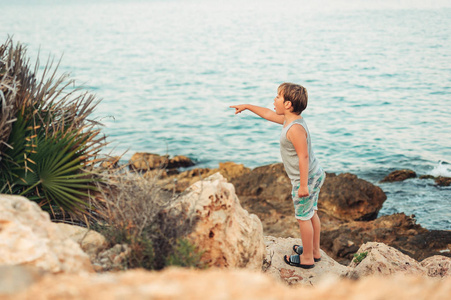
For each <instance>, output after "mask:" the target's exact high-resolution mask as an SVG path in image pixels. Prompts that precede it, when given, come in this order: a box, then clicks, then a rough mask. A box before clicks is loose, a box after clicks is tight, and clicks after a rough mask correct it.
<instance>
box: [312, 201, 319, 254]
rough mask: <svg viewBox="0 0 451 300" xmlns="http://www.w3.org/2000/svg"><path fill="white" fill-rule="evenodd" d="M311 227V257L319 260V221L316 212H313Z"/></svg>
mask: <svg viewBox="0 0 451 300" xmlns="http://www.w3.org/2000/svg"><path fill="white" fill-rule="evenodd" d="M311 220H312V225H313V257H315V258H321V252H320V251H319V249H320V235H321V221H320V220H319V217H318V212H317V211H316V210H315V214H314V215H313V217H312V219H311Z"/></svg>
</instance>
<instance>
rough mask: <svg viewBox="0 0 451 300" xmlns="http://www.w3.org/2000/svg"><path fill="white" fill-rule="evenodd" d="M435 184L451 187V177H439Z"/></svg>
mask: <svg viewBox="0 0 451 300" xmlns="http://www.w3.org/2000/svg"><path fill="white" fill-rule="evenodd" d="M435 183H436V184H437V185H440V186H450V185H451V177H443V176H439V177H437V178H435Z"/></svg>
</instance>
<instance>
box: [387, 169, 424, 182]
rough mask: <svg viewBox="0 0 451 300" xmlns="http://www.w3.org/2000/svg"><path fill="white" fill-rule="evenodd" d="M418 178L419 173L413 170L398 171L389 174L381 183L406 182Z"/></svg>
mask: <svg viewBox="0 0 451 300" xmlns="http://www.w3.org/2000/svg"><path fill="white" fill-rule="evenodd" d="M415 177H417V173H415V172H414V171H412V170H408V169H404V170H396V171H393V172H391V173H390V174H388V175H387V176H386V177H385V178H384V179H382V180H381V182H394V181H404V180H406V179H409V178H415Z"/></svg>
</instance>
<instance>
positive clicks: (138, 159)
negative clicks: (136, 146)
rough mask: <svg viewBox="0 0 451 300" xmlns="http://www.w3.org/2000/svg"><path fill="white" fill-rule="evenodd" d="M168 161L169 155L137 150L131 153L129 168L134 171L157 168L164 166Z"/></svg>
mask: <svg viewBox="0 0 451 300" xmlns="http://www.w3.org/2000/svg"><path fill="white" fill-rule="evenodd" d="M168 162H169V155H164V156H161V155H159V154H153V153H145V152H137V153H135V154H133V156H132V157H131V159H130V161H129V163H130V168H131V169H133V170H135V171H148V170H152V169H157V168H163V169H164V168H166V166H167V165H168Z"/></svg>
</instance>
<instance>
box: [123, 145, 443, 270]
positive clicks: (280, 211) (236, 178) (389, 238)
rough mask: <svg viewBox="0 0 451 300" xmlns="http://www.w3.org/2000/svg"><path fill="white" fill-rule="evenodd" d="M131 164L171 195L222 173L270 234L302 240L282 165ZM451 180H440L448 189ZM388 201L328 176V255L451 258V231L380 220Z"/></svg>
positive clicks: (343, 177) (153, 157)
mask: <svg viewBox="0 0 451 300" xmlns="http://www.w3.org/2000/svg"><path fill="white" fill-rule="evenodd" d="M116 161H117V159H116ZM129 164H130V168H132V169H134V170H137V171H141V172H147V174H149V175H150V174H152V175H154V174H156V172H159V174H160V177H161V179H160V182H161V184H162V185H163V186H164V187H165V188H166V189H167V190H168V191H176V192H178V193H182V192H183V191H184V190H185V189H186V188H187V187H188V186H190V185H191V184H193V183H195V182H196V181H198V180H201V179H202V178H205V177H208V176H210V175H212V174H214V173H216V172H220V173H221V174H222V175H223V176H224V177H225V178H226V179H227V180H228V181H229V182H230V183H232V184H233V185H234V186H235V190H236V194H237V196H238V197H239V199H240V203H241V205H242V206H243V208H245V209H246V210H248V211H249V212H250V213H253V214H256V215H257V216H258V217H259V218H260V220H261V221H262V224H263V231H264V234H265V235H271V236H277V237H286V238H288V237H295V238H299V237H300V234H299V230H298V225H297V221H296V220H295V219H294V218H293V217H292V216H293V207H292V202H291V194H290V193H291V183H290V180H289V178H288V176H287V175H286V173H285V171H284V168H283V164H282V163H278V164H272V165H267V166H261V167H257V168H255V169H252V170H251V169H250V168H247V167H245V166H244V165H241V164H235V163H233V162H226V163H220V164H219V168H216V169H208V168H193V169H190V170H188V171H184V172H178V171H177V168H180V167H190V166H194V163H193V162H192V161H191V160H190V159H189V158H188V157H184V156H176V157H174V158H169V157H168V156H160V155H158V154H151V153H136V154H135V155H133V156H132V158H131V159H130V162H129ZM416 176H417V175H416V174H415V173H414V172H413V171H410V170H398V171H394V172H392V173H390V174H388V175H387V177H386V178H384V179H383V180H382V181H383V182H392V181H401V180H405V179H408V178H412V177H416ZM449 179H450V178H444V177H441V178H437V180H438V181H439V182H440V183H444V185H446V183H447V182H449ZM437 184H439V183H437ZM386 198H387V197H386V195H385V193H384V192H383V191H382V189H381V188H379V187H377V186H375V185H373V184H372V183H370V182H367V181H365V180H363V179H360V178H358V177H357V176H356V175H353V174H349V173H344V174H339V175H336V174H333V173H328V174H327V176H326V181H325V183H324V185H323V187H322V189H321V193H320V195H319V200H318V209H319V215H320V218H321V221H322V228H321V230H322V233H321V234H322V237H321V247H322V248H323V250H324V251H326V252H327V253H328V255H330V256H331V257H332V258H333V259H335V260H337V261H338V262H340V263H342V264H344V265H348V264H349V263H350V261H351V260H352V258H353V254H354V253H356V252H357V250H358V249H359V247H360V246H361V245H362V244H364V243H366V242H371V241H372V242H381V243H384V244H386V245H388V246H391V247H394V248H396V249H398V250H399V251H401V252H402V253H404V254H407V255H409V256H410V257H412V258H414V259H416V260H423V259H425V258H427V257H430V256H434V255H444V256H447V257H451V231H448V230H427V229H425V228H423V227H422V226H421V225H419V224H416V220H415V216H413V215H412V216H407V215H405V214H404V213H398V214H393V215H389V216H381V217H379V218H377V215H378V212H379V211H380V209H381V208H382V205H383V203H384V201H385V200H386Z"/></svg>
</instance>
